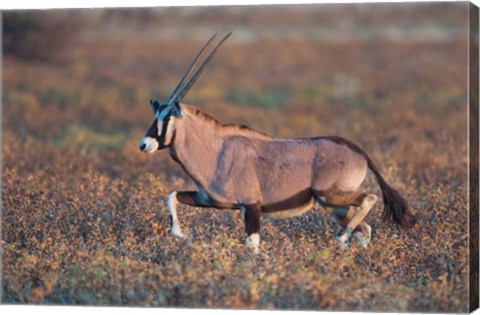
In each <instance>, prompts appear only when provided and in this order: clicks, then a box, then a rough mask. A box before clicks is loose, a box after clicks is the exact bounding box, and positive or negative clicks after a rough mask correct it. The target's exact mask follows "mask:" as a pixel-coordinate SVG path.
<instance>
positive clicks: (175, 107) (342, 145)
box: [140, 33, 416, 253]
mask: <svg viewBox="0 0 480 315" xmlns="http://www.w3.org/2000/svg"><path fill="white" fill-rule="evenodd" d="M216 35H217V34H215V35H213V36H212V37H211V38H210V40H209V41H208V42H207V43H206V44H205V46H204V47H203V48H202V49H201V50H200V52H199V53H198V54H197V56H196V57H195V59H194V60H193V62H192V64H191V65H190V66H189V68H188V69H187V71H186V73H185V74H184V76H183V77H182V79H181V80H180V82H179V83H178V85H177V87H176V88H175V89H174V91H173V92H172V94H171V95H170V97H169V98H168V99H167V101H166V102H165V103H164V104H160V103H159V102H158V101H156V100H152V101H150V104H151V106H152V109H153V112H154V113H155V120H154V122H153V124H152V126H151V127H150V128H149V129H148V131H147V133H146V135H145V136H144V137H143V138H142V140H141V144H140V150H142V151H143V152H148V153H152V152H155V151H157V150H161V149H164V148H169V150H170V155H171V157H172V158H173V159H174V160H175V161H176V162H178V163H179V164H180V165H181V166H182V168H183V169H184V170H185V172H186V173H187V174H188V176H189V177H190V178H191V179H192V180H193V182H194V183H195V185H196V186H197V190H196V191H178V192H177V191H174V192H172V193H171V194H170V195H169V196H168V198H167V207H168V211H169V213H170V217H171V234H172V235H175V236H178V237H183V233H182V230H181V228H180V223H179V221H178V218H177V212H176V208H177V204H178V202H180V203H183V204H187V205H190V206H195V207H212V208H217V209H241V210H243V212H244V216H245V228H246V232H247V241H246V243H247V245H248V246H249V247H252V248H253V250H254V252H256V253H257V252H258V250H259V243H260V236H259V231H260V214H261V213H263V214H266V215H270V216H273V217H277V218H286V217H291V216H297V215H300V214H302V213H304V212H306V211H308V210H309V209H311V208H313V206H314V204H315V202H318V203H319V204H320V205H322V206H323V207H324V208H326V209H327V210H328V211H329V212H331V213H332V215H333V216H334V217H335V218H337V219H338V221H339V222H340V225H341V226H342V227H343V229H342V230H341V231H340V232H339V233H338V234H337V235H336V236H335V238H336V239H337V240H338V241H339V242H340V244H341V245H342V246H343V247H348V244H349V239H350V237H351V236H352V235H353V236H354V237H355V238H356V239H357V241H358V242H359V243H360V245H361V246H363V247H366V246H367V245H368V243H369V242H370V240H371V227H370V226H369V225H368V224H367V223H365V222H364V221H363V220H364V218H365V217H366V215H367V214H368V212H369V211H370V209H371V208H372V206H373V204H374V203H375V202H376V201H377V196H376V195H374V194H368V193H364V192H362V191H361V189H360V187H361V184H362V183H363V181H364V180H365V177H366V175H367V171H368V169H370V170H371V171H372V172H373V174H374V175H375V177H376V179H377V182H378V184H379V185H380V187H381V189H382V193H383V202H384V210H383V218H384V220H386V221H393V222H394V223H396V224H397V225H399V226H401V227H406V228H408V227H412V226H413V225H414V224H415V222H416V219H415V216H414V215H413V214H412V212H411V211H410V209H409V207H408V204H407V202H406V201H405V199H404V198H403V197H402V196H401V195H400V194H399V193H398V191H396V190H395V189H393V188H392V187H390V186H389V185H388V184H387V182H386V181H385V180H384V179H383V177H382V176H381V175H380V173H379V171H378V170H377V168H376V166H375V165H374V164H373V162H372V160H371V159H370V157H369V156H368V155H367V154H366V153H365V152H364V151H363V150H362V149H360V148H359V147H358V146H357V145H355V144H353V143H352V142H350V141H348V140H345V139H343V138H340V137H336V136H325V137H316V138H306V139H274V138H271V137H269V136H267V135H265V134H263V133H261V132H258V131H255V130H252V129H249V128H247V127H245V126H237V125H224V124H221V123H219V122H218V121H216V120H215V119H214V118H212V117H210V116H208V115H207V114H205V113H203V112H201V111H200V110H198V109H197V108H195V107H193V106H188V105H185V104H181V103H180V101H181V98H182V97H183V96H185V94H186V93H187V92H188V90H189V89H190V87H191V86H192V85H193V83H195V81H196V80H197V79H198V77H199V75H200V74H201V73H202V71H203V70H204V69H205V66H206V65H207V64H208V62H209V61H210V60H211V59H212V58H213V56H214V55H215V53H216V52H217V50H218V48H219V47H220V45H221V44H222V43H223V42H224V41H225V40H226V39H227V38H228V37H229V36H230V35H231V33H229V34H227V35H226V36H225V37H224V38H223V39H222V40H221V41H220V42H219V43H218V44H217V46H216V47H215V48H214V49H213V50H212V52H211V53H210V54H209V55H208V56H207V57H206V59H205V61H204V62H203V63H202V64H201V65H200V66H199V67H198V68H197V69H196V71H195V72H194V73H193V74H191V75H190V73H191V72H192V70H193V68H194V66H195V64H196V63H197V61H198V59H199V57H200V56H201V55H202V53H203V51H204V50H205V48H206V47H207V46H208V45H209V44H210V42H212V41H213V39H214V38H215V37H216ZM189 75H190V77H189ZM187 77H189V79H188V80H187V82H186V83H184V81H185V79H186V78H187Z"/></svg>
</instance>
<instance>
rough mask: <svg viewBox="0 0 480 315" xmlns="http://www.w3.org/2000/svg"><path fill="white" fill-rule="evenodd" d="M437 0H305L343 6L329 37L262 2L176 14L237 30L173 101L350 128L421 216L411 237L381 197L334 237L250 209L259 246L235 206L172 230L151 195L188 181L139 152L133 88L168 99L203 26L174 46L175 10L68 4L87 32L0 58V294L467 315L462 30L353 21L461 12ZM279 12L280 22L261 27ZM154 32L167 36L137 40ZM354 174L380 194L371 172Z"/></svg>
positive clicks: (225, 117) (144, 96)
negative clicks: (432, 0)
mask: <svg viewBox="0 0 480 315" xmlns="http://www.w3.org/2000/svg"><path fill="white" fill-rule="evenodd" d="M409 6H411V7H409ZM442 6H443V5H434V4H432V5H431V6H430V7H428V6H427V7H426V8H425V7H423V6H421V9H420V10H419V9H418V8H415V7H414V6H413V5H407V6H405V7H403V8H404V9H403V11H402V10H398V7H396V8H394V10H390V11H389V10H388V8H386V7H384V6H383V5H378V6H376V7H370V8H374V9H372V10H365V11H362V10H359V11H356V10H352V8H350V7H344V8H345V9H343V10H342V6H331V7H330V8H329V9H322V7H321V6H320V7H319V8H320V9H318V10H317V11H316V12H317V13H318V14H320V15H321V16H324V17H328V16H331V15H332V14H344V15H345V16H346V18H347V21H348V23H350V24H348V23H347V24H346V25H347V28H346V30H347V31H348V30H350V31H351V32H352V33H348V32H347V31H345V29H342V30H343V31H344V32H346V33H347V34H350V37H348V36H347V37H344V40H342V37H341V38H339V39H329V37H328V36H326V35H325V36H323V37H321V38H317V39H315V38H313V39H312V38H311V37H310V35H311V34H310V33H308V32H303V31H302V30H304V28H307V27H309V28H311V29H315V28H320V27H322V29H327V30H328V29H330V30H331V31H332V32H333V34H335V29H336V27H337V25H338V21H337V20H334V19H333V20H332V19H326V20H322V21H321V22H318V21H317V20H316V19H314V18H312V17H313V16H314V15H315V14H314V12H313V11H311V10H308V12H309V13H310V14H305V15H302V14H301V10H300V11H299V12H300V13H298V12H297V13H296V14H292V15H291V16H290V17H288V16H285V15H275V14H273V13H271V12H270V10H259V11H258V13H256V14H255V12H250V13H249V15H248V16H249V18H248V19H247V20H245V19H242V16H243V15H242V14H240V13H238V12H237V11H235V10H230V11H228V12H230V13H229V14H226V17H225V14H224V12H223V11H222V9H218V8H217V9H214V10H211V11H209V12H210V13H209V14H210V18H209V19H208V21H213V22H211V24H209V22H208V21H206V20H204V19H205V15H206V14H205V12H204V14H198V13H197V14H195V12H196V11H195V10H193V9H188V10H186V11H185V13H184V14H185V16H187V17H189V18H190V19H191V25H199V26H201V27H200V28H198V29H195V30H196V31H197V32H198V33H195V34H197V35H198V34H204V33H206V34H208V33H209V30H211V29H214V28H215V27H216V26H218V25H219V24H222V23H223V22H224V19H227V20H228V21H229V23H230V25H232V26H235V28H236V29H238V30H239V31H238V34H239V35H238V38H237V39H236V40H235V36H233V37H232V41H231V42H230V43H228V44H227V45H225V47H223V48H222V51H221V53H220V54H219V55H218V58H217V59H216V61H215V62H214V63H213V64H212V65H211V67H210V68H209V69H208V70H207V73H206V74H205V76H204V77H203V78H202V79H201V80H200V81H199V82H198V84H197V86H196V87H195V88H194V89H192V91H191V94H189V96H188V98H187V101H188V102H189V103H194V104H197V105H198V106H199V107H201V108H202V109H204V110H205V111H206V112H208V113H209V114H211V115H213V116H215V117H216V118H217V119H219V120H220V121H223V122H235V123H240V124H248V125H249V126H251V127H253V128H255V129H258V130H261V131H264V132H266V133H269V134H271V135H274V136H277V137H304V136H315V135H333V134H336V135H341V136H344V137H346V138H349V139H350V140H352V141H354V142H356V143H358V144H359V145H361V146H362V147H363V148H364V149H365V150H366V151H367V152H368V153H369V154H370V155H371V156H372V157H373V158H374V160H376V161H377V163H378V165H379V167H380V169H381V171H382V174H383V175H384V177H385V178H387V179H388V181H389V182H390V183H391V184H392V185H393V186H394V187H396V188H398V189H399V190H400V191H402V193H403V194H404V195H405V196H407V199H408V200H409V202H410V204H411V206H412V208H413V209H414V210H415V211H416V213H417V214H418V216H419V220H420V224H419V225H418V226H417V227H416V228H414V229H412V230H410V231H408V232H400V231H398V230H397V229H396V228H394V227H388V226H385V225H384V224H382V223H381V220H380V213H381V211H380V210H381V203H379V204H377V205H376V206H375V209H374V211H372V213H371V214H370V215H369V217H368V218H367V221H368V222H369V223H371V225H372V226H373V228H374V236H373V244H372V246H371V247H369V248H368V249H366V250H365V249H360V248H358V247H357V246H356V245H355V244H354V246H353V248H352V249H351V250H350V251H342V250H340V249H339V248H338V246H337V244H336V242H335V240H334V239H333V236H332V232H333V231H335V230H336V228H337V226H336V223H334V222H332V221H331V220H330V219H329V218H328V217H327V215H326V214H325V212H324V211H323V210H322V209H315V210H314V211H311V212H309V213H308V214H306V215H304V216H302V217H298V218H293V219H287V220H270V219H267V218H264V219H263V220H262V224H263V226H262V232H261V235H262V243H261V254H260V255H259V256H258V257H253V256H252V255H251V254H250V253H249V251H248V250H247V249H246V248H245V246H244V245H243V244H244V240H245V235H244V232H243V220H242V218H241V216H240V214H239V213H238V212H235V211H220V210H213V209H194V208H189V207H183V206H182V207H181V208H180V211H179V217H180V221H181V223H182V225H183V228H184V232H185V233H186V235H187V238H186V239H185V240H179V239H175V238H172V237H170V236H169V222H168V217H167V211H166V209H165V206H164V202H165V197H166V196H167V194H168V193H169V192H170V191H171V190H174V189H185V188H191V187H192V184H191V182H190V181H189V180H188V179H187V177H186V175H185V174H184V173H183V172H182V170H181V168H180V167H179V166H178V165H176V164H175V163H174V162H173V161H171V160H170V158H169V156H168V154H167V152H161V153H157V154H155V155H153V156H151V155H148V156H147V155H144V154H142V153H140V152H139V151H138V140H139V139H140V137H141V136H142V135H143V133H144V132H145V131H146V129H147V128H148V126H149V124H150V123H151V120H152V119H153V117H152V114H151V112H150V108H149V105H148V103H147V102H148V99H149V98H151V97H153V96H155V97H158V98H162V97H164V96H165V94H166V93H168V91H169V89H170V88H171V87H172V86H173V85H174V84H175V81H176V80H177V78H178V77H179V75H180V73H181V72H182V71H183V68H184V66H185V65H186V63H188V61H189V60H190V58H191V56H192V54H193V52H194V51H195V50H196V49H197V48H198V47H199V46H201V43H202V42H203V40H204V38H206V36H207V37H208V35H206V36H203V35H201V36H200V35H198V36H197V40H191V41H188V42H185V41H184V40H182V39H181V38H183V35H184V34H185V36H187V34H189V33H190V32H189V30H190V29H189V27H190V26H189V25H188V24H187V25H184V26H183V28H182V27H180V26H179V25H180V24H178V21H177V20H176V19H174V18H172V16H175V14H179V12H178V10H179V9H169V10H157V11H153V13H150V15H149V14H147V13H145V12H144V13H142V14H137V15H134V16H131V15H128V14H126V13H122V14H112V13H109V14H105V15H98V14H97V15H93V14H92V15H91V16H89V15H88V14H87V15H86V16H85V15H82V18H84V19H85V21H86V26H85V30H84V31H83V33H82V34H81V36H80V37H79V40H78V41H79V42H78V44H77V47H76V49H75V50H74V51H70V52H68V55H69V58H70V59H69V62H67V63H65V62H62V63H61V64H60V63H58V64H55V63H52V62H49V63H41V62H30V61H28V60H22V59H16V58H14V57H6V58H5V59H4V62H3V76H4V85H5V93H4V104H5V105H4V108H3V126H2V131H3V134H2V140H3V144H2V163H3V168H2V203H3V205H2V206H3V207H2V210H3V217H2V264H3V279H2V289H3V292H2V294H3V296H2V301H3V302H5V303H39V304H88V305H106V304H109V305H145V306H188V307H216V308H218V307H232V308H268V309H271V308H281V309H322V310H371V311H439V312H466V311H467V297H468V285H467V283H468V264H467V254H468V249H467V248H468V247H467V233H468V231H467V220H468V217H467V200H468V192H467V184H466V176H467V175H466V167H467V158H466V153H467V139H466V114H467V113H466V107H465V104H466V69H467V68H466V67H467V65H466V53H467V51H466V41H465V39H466V37H462V36H461V35H462V34H461V32H460V33H459V35H458V36H457V35H455V34H456V33H455V32H453V31H452V32H450V33H448V32H447V34H453V35H451V36H447V37H446V39H435V38H434V39H429V38H428V37H425V38H424V39H423V40H421V41H419V40H417V39H416V38H415V37H413V38H410V37H408V36H406V35H405V36H406V37H405V36H404V37H402V38H400V39H399V38H395V37H393V38H391V37H388V36H387V37H385V36H379V37H376V36H373V37H371V38H369V37H365V38H364V37H355V32H354V29H355V26H356V25H367V26H368V27H370V28H371V30H373V31H375V30H377V28H378V29H381V27H382V25H384V23H387V22H388V21H390V22H389V23H392V25H391V27H393V28H394V29H395V27H398V28H399V29H400V30H401V27H400V26H399V25H403V24H402V23H405V21H406V20H408V23H411V24H412V25H414V26H415V25H416V26H418V27H419V28H420V30H422V28H421V26H422V25H423V22H422V21H423V19H424V17H425V15H423V13H422V12H424V11H425V10H426V12H432V15H433V16H434V17H436V18H430V20H429V21H430V24H429V25H433V26H436V25H437V24H438V25H440V26H445V27H447V28H448V29H449V30H452V29H453V30H457V31H458V30H462V29H463V28H464V27H465V29H464V31H466V21H464V20H463V19H462V18H465V16H466V11H465V8H466V7H465V6H462V5H454V6H452V5H445V6H444V7H442ZM326 8H328V7H326ZM237 10H239V9H237ZM244 10H247V9H244ZM249 10H250V9H249ZM329 10H330V11H329ZM429 10H431V11H429ZM304 12H305V11H304ZM362 12H363V13H362ZM372 12H373V13H372ZM187 13H188V14H187ZM462 13H465V15H463V14H462ZM432 15H429V16H432ZM262 16H263V17H264V19H262ZM152 17H153V18H152ZM389 17H395V19H390V18H389ZM402 17H403V18H402ZM288 18H290V19H291V22H292V24H289V21H288ZM407 18H408V19H407ZM119 21H122V23H123V24H122V23H119ZM125 21H129V22H128V23H127V22H125ZM372 21H373V24H372ZM432 21H433V22H432ZM87 22H88V23H87ZM175 23H177V24H175ZM196 23H197V24H196ZM235 23H238V25H237V24H235ZM318 23H320V24H318ZM362 23H364V24H362ZM365 23H366V24H365ZM369 23H370V24H369ZM415 23H418V25H417V24H415ZM432 23H433V24H432ZM435 23H437V24H435ZM247 24H248V27H247ZM371 24H372V25H371ZM377 24H378V25H377ZM119 25H123V28H121V27H119ZM278 25H283V26H284V28H286V27H290V28H286V31H290V32H291V33H290V35H288V36H284V37H282V36H277V35H276V33H275V32H272V31H271V30H272V29H275V26H278ZM348 25H350V28H348V27H349V26H348ZM158 27H161V34H163V33H162V32H164V33H165V34H169V36H166V37H162V36H161V34H160V35H158V34H157V35H152V34H154V33H155V29H156V28H158ZM202 27H203V28H202ZM249 30H253V31H254V32H256V33H255V34H258V36H257V37H254V38H253V39H250V38H249V37H248V36H246V35H248V34H250V33H248V31H249ZM202 32H204V33H202ZM419 32H420V31H419ZM420 33H421V32H420ZM141 34H144V36H142V35H141ZM145 34H146V35H145ZM172 34H174V35H175V34H177V35H176V36H173V35H172ZM351 34H353V35H351ZM374 34H376V33H375V32H374ZM407 35H408V34H407ZM152 38H153V39H152ZM279 91H280V92H279ZM251 102H253V105H255V106H251V105H252V104H251ZM280 105H281V106H280ZM366 187H367V188H368V189H370V190H372V191H374V192H377V193H379V190H378V187H377V185H376V183H375V182H374V181H373V179H372V178H370V177H369V179H368V181H367V184H366Z"/></svg>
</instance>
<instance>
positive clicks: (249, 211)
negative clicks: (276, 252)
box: [243, 204, 261, 254]
mask: <svg viewBox="0 0 480 315" xmlns="http://www.w3.org/2000/svg"><path fill="white" fill-rule="evenodd" d="M243 210H244V212H245V232H246V233H247V240H246V242H245V244H246V245H247V247H250V248H251V249H252V250H253V252H254V253H255V254H258V252H259V249H260V210H261V207H260V205H259V204H256V205H249V206H243Z"/></svg>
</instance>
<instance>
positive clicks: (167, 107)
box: [140, 32, 232, 153]
mask: <svg viewBox="0 0 480 315" xmlns="http://www.w3.org/2000/svg"><path fill="white" fill-rule="evenodd" d="M217 34H218V32H216V33H215V34H214V35H213V36H212V37H211V38H210V39H209V40H208V41H207V43H206V44H205V45H204V46H203V48H202V49H201V50H200V51H199V52H198V54H197V56H195V59H193V61H192V63H191V64H190V66H189V67H188V69H187V71H186V72H185V74H184V75H183V77H182V79H181V80H180V81H179V82H178V84H177V86H176V87H175V89H174V90H173V92H172V93H171V94H170V96H169V97H168V99H167V100H166V101H165V103H163V104H160V103H159V102H158V101H157V100H150V105H151V106H152V109H153V113H154V114H155V120H154V121H153V123H152V125H151V126H150V128H149V129H148V130H147V133H146V134H145V136H144V137H143V138H142V139H141V140H140V150H141V151H143V152H146V153H153V152H155V151H156V150H161V149H164V148H167V147H169V146H170V145H171V144H172V141H173V134H174V131H175V128H176V125H177V122H178V119H180V118H181V116H182V112H181V107H180V101H181V99H182V98H183V97H184V96H185V95H186V94H187V92H188V90H190V88H191V87H192V85H193V84H194V83H195V82H196V81H197V79H198V77H199V76H200V74H202V72H203V70H204V69H205V66H206V65H207V64H208V63H209V62H210V60H212V58H213V57H214V56H215V54H216V52H217V50H218V48H219V47H220V45H221V44H222V43H223V42H224V41H225V40H226V39H227V38H228V37H229V36H230V35H231V34H232V32H230V33H228V34H227V35H226V36H225V37H223V38H222V40H221V41H220V42H219V43H218V44H217V46H215V48H214V49H213V50H212V52H211V53H210V54H209V55H208V57H207V58H206V59H205V60H204V61H203V63H202V64H201V65H200V66H199V67H197V69H196V70H195V72H194V73H193V74H192V75H191V76H190V77H189V75H190V72H192V70H193V68H194V66H195V64H196V63H197V61H198V59H199V58H200V56H201V55H202V53H203V51H204V50H205V49H206V48H207V46H208V45H209V44H210V43H211V42H212V41H213V39H214V38H215V37H216V36H217ZM188 77H189V78H188ZM187 78H188V80H186V79H187ZM185 80H186V83H185Z"/></svg>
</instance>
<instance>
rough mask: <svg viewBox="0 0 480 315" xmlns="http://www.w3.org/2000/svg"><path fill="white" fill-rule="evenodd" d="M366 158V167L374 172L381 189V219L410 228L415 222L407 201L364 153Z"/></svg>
mask: <svg viewBox="0 0 480 315" xmlns="http://www.w3.org/2000/svg"><path fill="white" fill-rule="evenodd" d="M365 158H366V159H367V163H368V167H369V168H370V170H371V171H372V172H373V174H375V177H376V178H377V182H378V184H379V185H380V188H381V189H382V194H383V204H384V205H385V208H384V209H383V214H382V217H383V221H386V222H392V221H393V222H394V223H395V224H397V225H398V226H400V227H402V228H411V227H413V226H414V225H415V223H417V219H416V218H415V215H414V214H413V213H412V212H411V211H410V207H409V206H408V203H407V201H406V200H405V199H404V198H403V197H402V196H401V195H400V193H399V192H398V191H396V190H395V189H393V188H392V187H391V186H390V185H388V184H387V182H386V181H385V179H383V177H382V175H380V172H379V171H378V169H377V167H376V166H375V164H373V161H372V160H371V159H370V157H369V156H368V155H366V154H365Z"/></svg>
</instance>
